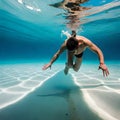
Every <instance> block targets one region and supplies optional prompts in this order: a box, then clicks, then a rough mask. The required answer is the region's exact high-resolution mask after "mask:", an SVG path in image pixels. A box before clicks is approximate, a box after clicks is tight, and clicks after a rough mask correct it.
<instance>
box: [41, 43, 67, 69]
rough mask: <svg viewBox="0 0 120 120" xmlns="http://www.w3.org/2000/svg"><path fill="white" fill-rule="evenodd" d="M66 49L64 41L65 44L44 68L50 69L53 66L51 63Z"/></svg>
mask: <svg viewBox="0 0 120 120" xmlns="http://www.w3.org/2000/svg"><path fill="white" fill-rule="evenodd" d="M64 50H66V46H65V43H63V45H62V46H61V48H60V49H59V50H58V51H57V52H56V53H55V54H54V56H53V57H52V59H51V60H50V62H49V63H48V64H46V65H44V66H43V68H42V69H43V70H46V69H48V68H49V67H50V68H51V65H52V64H53V63H54V62H55V61H56V60H57V59H58V57H59V55H60V54H61V53H62V52H63V51H64Z"/></svg>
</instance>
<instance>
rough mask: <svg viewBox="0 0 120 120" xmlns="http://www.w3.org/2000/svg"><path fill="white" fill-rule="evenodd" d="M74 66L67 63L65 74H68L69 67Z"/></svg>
mask: <svg viewBox="0 0 120 120" xmlns="http://www.w3.org/2000/svg"><path fill="white" fill-rule="evenodd" d="M72 67H73V66H72V65H68V64H67V63H66V66H65V69H64V73H65V75H67V74H68V71H69V68H72Z"/></svg>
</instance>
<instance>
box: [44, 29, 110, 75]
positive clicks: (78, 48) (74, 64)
mask: <svg viewBox="0 0 120 120" xmlns="http://www.w3.org/2000/svg"><path fill="white" fill-rule="evenodd" d="M87 47H88V48H90V49H91V50H92V51H94V52H95V53H97V55H98V58H99V61H100V64H99V69H101V70H102V71H103V76H108V75H109V71H108V68H107V66H106V65H105V64H104V56H103V53H102V51H101V50H100V49H99V48H98V47H97V46H96V45H95V44H94V43H92V42H91V41H90V40H88V39H87V38H85V37H83V36H76V32H75V31H72V35H71V37H70V38H68V39H67V40H66V41H65V42H64V43H63V44H62V46H61V48H60V49H59V50H58V51H57V52H56V53H55V55H54V56H53V57H52V59H51V61H50V62H49V63H48V64H46V65H45V66H44V67H43V68H42V69H43V70H46V69H47V68H49V67H51V65H52V64H53V62H55V60H56V59H57V58H58V57H59V55H60V54H61V53H62V52H63V51H65V50H67V55H68V58H67V63H66V66H65V69H64V73H65V74H67V73H68V71H69V69H70V68H72V69H73V70H74V71H76V72H77V71H78V70H79V69H80V65H81V62H82V56H83V52H84V50H85V49H86V48H87ZM74 57H76V59H75V61H73V60H74Z"/></svg>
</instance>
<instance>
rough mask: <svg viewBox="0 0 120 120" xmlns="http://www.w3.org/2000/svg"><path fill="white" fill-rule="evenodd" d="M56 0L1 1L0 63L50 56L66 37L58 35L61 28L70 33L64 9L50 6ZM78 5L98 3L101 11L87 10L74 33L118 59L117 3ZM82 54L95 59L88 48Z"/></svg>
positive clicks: (107, 56) (108, 57) (119, 18)
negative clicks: (84, 37) (84, 53)
mask: <svg viewBox="0 0 120 120" xmlns="http://www.w3.org/2000/svg"><path fill="white" fill-rule="evenodd" d="M20 1H22V2H20ZM56 2H57V1H56ZM56 2H54V1H52V0H47V1H45V2H43V1H39V0H35V1H29V0H18V1H17V0H13V1H11V0H4V1H2V0H1V1H0V61H1V62H3V61H4V62H5V61H7V62H8V61H13V60H14V61H20V60H22V61H25V60H26V61H27V60H28V61H29V60H30V61H41V60H46V59H50V58H51V57H52V55H53V54H54V53H55V52H56V50H57V49H58V48H59V47H60V45H61V43H63V41H64V40H65V39H66V37H65V36H64V35H61V31H62V30H64V31H68V32H71V30H70V29H69V28H68V27H67V26H66V23H68V21H69V20H67V19H65V16H66V15H65V12H66V13H67V11H65V10H64V9H62V8H61V9H60V8H55V7H52V6H49V4H54V3H56ZM58 2H59V1H58ZM108 4H110V5H108ZM111 4H112V5H111ZM104 5H106V6H105V7H106V9H104ZM27 6H31V7H32V8H33V9H30V8H27ZM81 6H87V7H91V6H92V7H91V8H92V9H93V8H94V7H99V6H100V7H101V8H99V9H100V10H101V11H98V12H96V13H94V14H93V13H92V12H89V11H88V13H90V15H87V16H85V17H82V18H80V21H81V24H80V25H79V27H78V28H77V31H78V32H77V33H78V34H79V35H83V36H86V37H88V38H89V39H90V40H91V41H93V42H95V43H96V44H97V45H98V46H99V47H100V48H101V49H102V50H103V53H104V55H105V59H106V60H119V59H120V55H119V51H120V48H119V45H120V40H119V38H120V30H119V27H120V14H119V11H120V2H119V1H112V0H108V1H107V0H106V1H99V2H97V3H96V2H95V1H88V2H85V3H84V4H83V5H81ZM92 9H91V10H92ZM95 9H96V8H95ZM102 9H103V10H102ZM51 46H54V47H51ZM48 50H49V52H48ZM112 53H113V54H112ZM84 57H85V60H94V59H95V58H96V56H95V55H94V54H92V53H91V51H90V52H89V50H88V51H87V52H86V55H85V56H84ZM60 60H65V54H64V55H63V56H61V57H60Z"/></svg>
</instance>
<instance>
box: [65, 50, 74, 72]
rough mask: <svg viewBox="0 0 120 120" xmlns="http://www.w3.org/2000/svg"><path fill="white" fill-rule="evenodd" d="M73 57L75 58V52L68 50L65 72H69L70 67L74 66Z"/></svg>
mask: <svg viewBox="0 0 120 120" xmlns="http://www.w3.org/2000/svg"><path fill="white" fill-rule="evenodd" d="M73 58H74V53H73V52H69V51H68V52H67V63H66V66H65V69H64V73H65V74H68V71H69V68H73Z"/></svg>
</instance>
